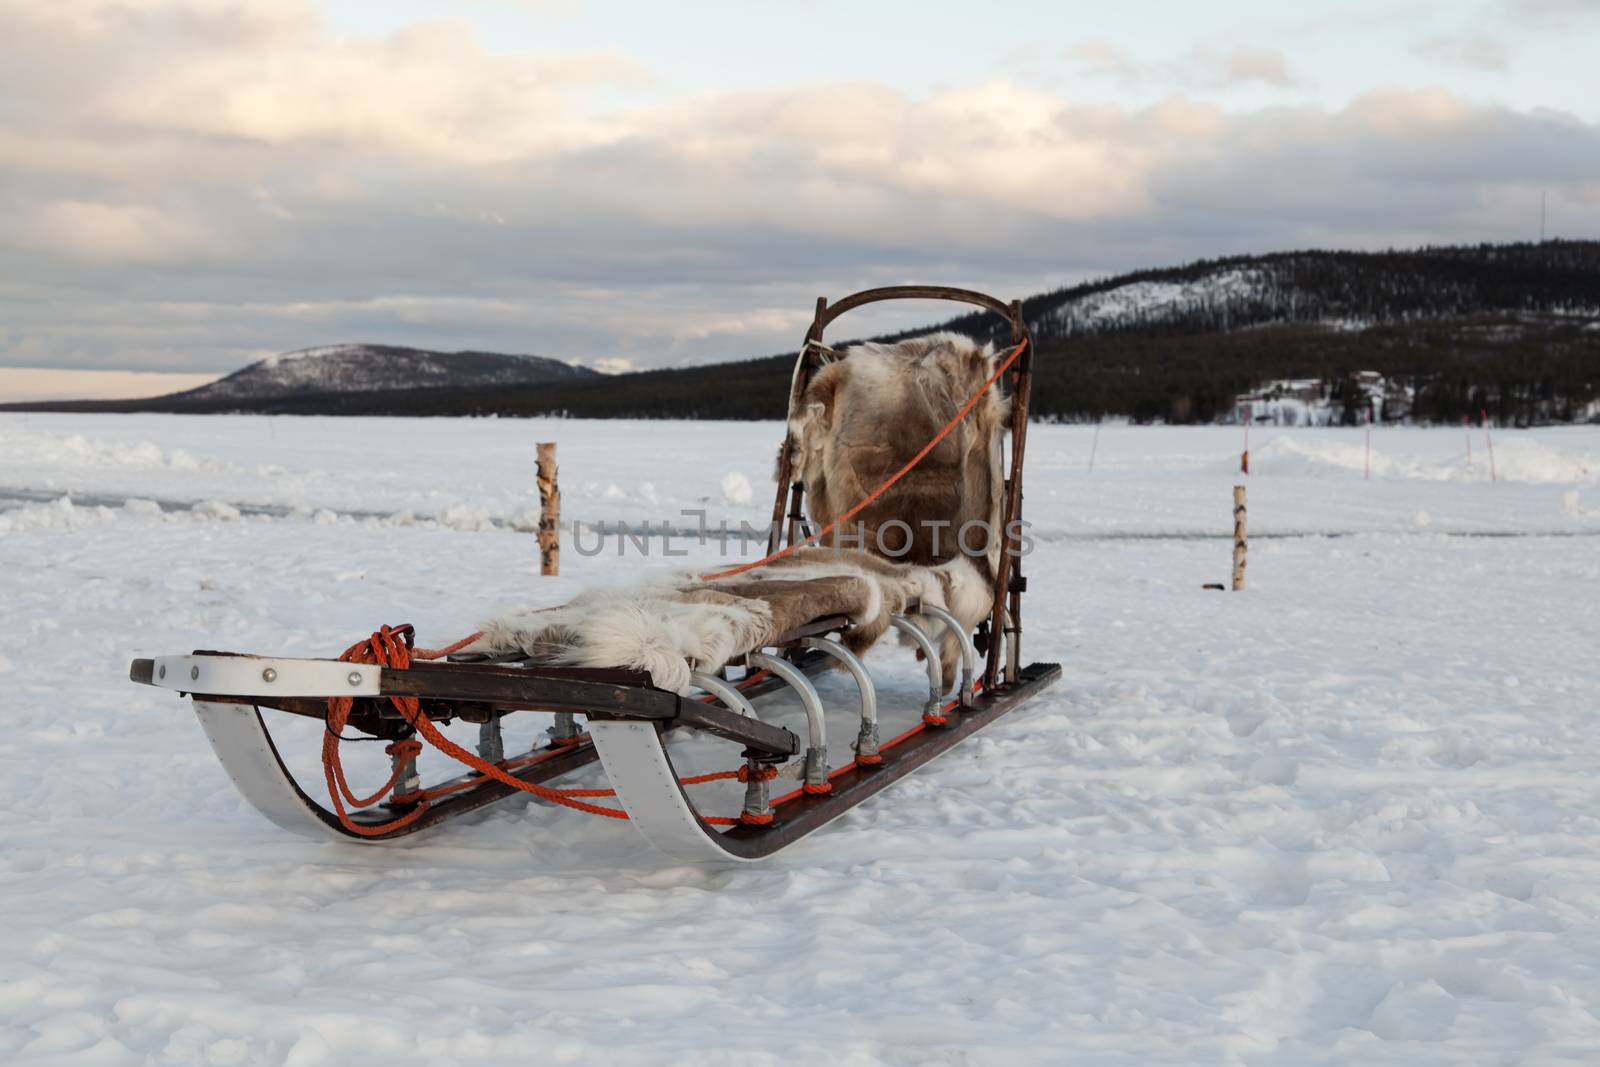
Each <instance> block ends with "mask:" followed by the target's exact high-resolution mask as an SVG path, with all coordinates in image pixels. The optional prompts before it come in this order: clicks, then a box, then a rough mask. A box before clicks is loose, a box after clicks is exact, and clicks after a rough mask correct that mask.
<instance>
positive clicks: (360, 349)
mask: <svg viewBox="0 0 1600 1067" xmlns="http://www.w3.org/2000/svg"><path fill="white" fill-rule="evenodd" d="M595 376H597V372H595V371H592V370H589V369H588V368H586V367H574V366H572V365H571V364H569V363H562V362H561V361H560V360H555V359H549V358H546V357H544V356H510V355H503V354H501V353H498V352H430V351H427V350H425V349H420V348H400V347H397V346H394V345H362V344H350V345H326V346H323V347H320V348H304V349H301V350H300V351H298V352H286V353H283V354H281V355H276V356H268V357H267V358H266V359H263V360H260V361H259V362H256V363H252V364H250V365H249V366H248V367H245V368H243V369H241V370H237V371H235V372H234V373H232V374H230V375H228V376H227V377H226V378H222V379H219V380H218V381H215V382H212V383H210V384H209V385H203V386H201V387H200V388H198V389H191V390H189V391H188V392H185V393H178V394H176V396H178V397H182V398H184V399H188V400H218V399H235V398H236V399H240V400H260V399H264V398H270V397H279V396H294V395H297V394H307V393H365V392H376V391H379V390H388V389H419V388H425V387H437V386H469V385H538V384H542V383H545V382H569V381H573V380H575V379H581V378H592V377H595Z"/></svg>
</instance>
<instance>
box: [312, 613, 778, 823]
mask: <svg viewBox="0 0 1600 1067" xmlns="http://www.w3.org/2000/svg"><path fill="white" fill-rule="evenodd" d="M476 637H477V635H476V634H474V635H473V636H472V637H468V638H465V639H463V640H461V641H457V642H456V643H455V644H453V645H451V646H449V647H448V648H444V649H439V650H430V649H417V648H413V647H412V645H411V630H410V627H401V628H399V629H396V628H394V627H390V626H383V627H380V628H379V629H378V631H377V632H376V633H374V634H373V635H372V636H371V637H368V638H367V639H366V640H364V641H358V642H356V643H355V644H353V645H351V646H350V647H349V648H347V649H345V651H344V653H343V654H342V655H340V656H339V659H340V660H341V661H343V662H346V663H376V664H381V665H383V666H385V667H394V668H397V669H400V670H404V669H405V668H407V667H409V666H410V665H411V661H412V660H413V659H438V658H441V657H443V656H446V655H449V654H450V653H451V652H452V651H456V650H459V649H460V648H461V647H463V646H465V645H467V644H469V643H470V642H471V641H473V640H474V639H476ZM765 674H766V672H765V671H761V672H757V673H756V674H753V675H751V676H750V677H749V678H747V679H745V680H744V681H743V682H741V683H740V684H741V685H753V684H754V683H756V682H758V681H760V680H761V678H762V677H763V676H765ZM706 699H710V698H706ZM389 701H390V703H392V704H393V705H394V706H395V708H396V709H397V710H398V711H399V712H400V714H401V716H402V717H403V718H404V719H405V720H406V722H408V723H410V724H411V726H412V728H413V729H415V730H416V731H417V733H418V734H419V735H420V736H421V737H422V738H423V739H424V740H426V741H427V742H428V744H430V745H432V746H433V747H434V748H436V749H438V750H439V751H440V752H443V753H444V754H445V755H447V756H449V757H451V758H452V759H454V760H456V761H457V762H459V763H462V764H464V765H466V766H468V767H470V768H472V769H473V770H475V771H477V772H478V774H477V776H476V777H473V778H469V779H466V780H464V781H460V782H456V783H454V784H452V785H445V786H438V787H436V788H433V789H423V790H418V791H417V792H413V793H401V794H396V795H395V796H394V800H395V801H396V802H397V803H411V804H415V807H413V808H412V809H411V810H410V811H408V812H406V813H405V814H404V815H402V816H400V817H399V818H396V819H392V820H390V821H389V822H386V823H381V824H377V825H364V824H362V823H358V822H356V821H355V820H353V819H352V818H350V815H349V812H348V811H347V810H346V808H345V804H346V803H348V804H349V805H350V806H351V807H353V808H360V807H366V806H367V805H369V804H373V803H376V802H377V801H378V800H380V799H382V798H383V797H384V796H386V795H388V793H389V791H390V790H392V789H393V788H394V787H395V786H396V785H397V784H398V783H399V780H400V776H401V774H402V773H403V770H404V767H405V765H406V762H407V761H408V760H411V759H415V758H416V757H417V756H418V755H419V754H420V753H421V752H422V744H421V742H419V741H416V740H409V739H408V740H404V741H396V742H394V743H393V744H391V745H388V746H387V747H385V749H384V751H385V752H387V753H388V754H389V755H390V756H392V757H394V758H395V768H394V771H393V773H391V774H390V776H389V780H388V781H387V782H385V783H384V785H383V788H381V789H379V790H378V791H377V792H376V793H374V794H372V795H371V796H370V797H365V798H362V797H357V796H356V795H355V793H354V791H353V790H351V788H350V785H349V783H348V782H347V781H346V779H345V773H344V764H343V762H342V761H341V759H340V755H339V741H340V735H341V734H343V732H344V727H345V724H346V723H347V722H348V721H349V719H350V712H351V709H352V708H354V706H355V700H354V699H353V698H351V697H330V698H329V699H328V728H327V729H326V730H325V731H324V732H323V736H322V769H323V776H324V778H325V779H326V780H327V783H328V796H329V798H330V799H331V800H332V802H333V810H334V814H335V815H336V816H337V817H338V819H339V824H340V825H341V826H343V827H344V828H345V829H346V830H348V831H350V832H351V833H353V834H358V835H360V836H362V837H381V836H383V835H384V834H388V833H392V832H393V831H395V830H399V829H402V828H403V827H406V826H408V825H410V824H411V823H413V822H415V821H416V820H417V819H419V818H421V817H422V815H423V813H424V812H426V811H427V810H428V806H429V804H430V803H431V802H432V801H434V800H437V799H438V798H440V797H444V796H448V795H450V794H452V793H458V792H461V791H462V790H465V789H470V788H473V787H474V786H478V785H481V784H483V782H485V781H487V780H489V779H493V780H495V781H497V782H502V783H504V784H506V785H509V786H511V787H512V788H513V789H517V790H520V791H522V792H524V793H529V794H531V795H533V796H536V797H539V798H540V799H542V800H548V801H550V802H551V803H554V804H561V805H563V806H565V807H569V808H574V809H576V810H578V811H584V812H588V813H589V814H591V815H603V816H605V817H607V818H611V819H626V818H627V817H628V813H627V812H625V811H621V810H619V809H617V808H607V807H602V806H600V805H598V804H588V803H585V801H584V799H582V798H598V797H614V796H616V795H617V794H616V790H614V789H551V788H549V787H547V786H542V785H536V784H534V783H533V782H525V781H523V780H522V779H521V778H518V777H516V776H515V775H513V774H511V773H510V771H512V770H515V769H518V768H521V767H525V766H528V765H530V764H534V763H539V762H542V761H543V760H546V759H549V758H551V757H553V756H556V755H559V754H560V753H561V751H563V750H556V751H552V752H545V753H540V754H538V755H536V756H532V757H527V758H524V759H520V760H515V761H510V762H502V763H498V764H496V763H491V762H489V761H488V760H486V759H484V758H482V757H481V756H479V755H477V754H476V753H473V752H469V751H468V750H467V749H464V748H462V747H461V746H460V745H458V744H456V743H455V742H453V741H451V740H450V739H449V738H448V737H446V736H444V734H442V733H440V732H439V728H438V726H437V725H435V723H434V722H433V720H431V719H429V718H428V716H427V713H425V712H424V711H423V710H422V703H421V701H420V700H418V699H417V698H416V697H409V696H391V697H390V698H389ZM584 740H587V739H586V738H572V739H570V740H569V741H568V743H569V744H576V743H581V742H582V741H584ZM747 776H748V771H747V770H746V769H745V768H743V767H741V768H739V769H738V770H733V771H715V772H713V773H710V774H700V775H694V776H692V777H689V778H680V779H678V781H679V784H681V785H700V784H703V783H705V782H716V781H722V780H725V779H733V778H736V779H738V780H739V781H747V780H748V777H747ZM706 821H707V822H714V823H722V824H727V823H732V822H734V821H736V820H732V819H728V820H723V819H715V818H713V819H707V820H706Z"/></svg>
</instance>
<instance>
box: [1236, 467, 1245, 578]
mask: <svg viewBox="0 0 1600 1067" xmlns="http://www.w3.org/2000/svg"><path fill="white" fill-rule="evenodd" d="M1246 550H1247V546H1246V543H1245V507H1244V486H1242V485H1236V486H1234V487H1233V591H1234V592H1235V593H1237V592H1238V591H1239V590H1241V589H1243V588H1244V564H1245V552H1246Z"/></svg>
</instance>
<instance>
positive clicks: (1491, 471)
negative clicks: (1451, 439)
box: [1478, 410, 1500, 482]
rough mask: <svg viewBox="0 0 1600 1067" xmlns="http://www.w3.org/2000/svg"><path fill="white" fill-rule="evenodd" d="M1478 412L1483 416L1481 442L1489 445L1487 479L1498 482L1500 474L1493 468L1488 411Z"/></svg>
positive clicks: (1492, 445) (1492, 440)
mask: <svg viewBox="0 0 1600 1067" xmlns="http://www.w3.org/2000/svg"><path fill="white" fill-rule="evenodd" d="M1478 414H1479V415H1481V416H1482V417H1483V443H1484V444H1486V445H1488V446H1489V480H1490V481H1491V482H1498V481H1499V480H1500V476H1499V475H1498V474H1496V473H1495V469H1494V437H1493V436H1492V435H1491V434H1490V433H1489V412H1488V411H1487V410H1482V411H1480V412H1479V413H1478Z"/></svg>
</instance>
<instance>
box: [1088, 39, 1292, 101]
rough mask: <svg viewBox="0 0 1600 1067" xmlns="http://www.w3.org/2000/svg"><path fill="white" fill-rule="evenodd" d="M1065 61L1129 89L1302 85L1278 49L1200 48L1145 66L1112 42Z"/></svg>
mask: <svg viewBox="0 0 1600 1067" xmlns="http://www.w3.org/2000/svg"><path fill="white" fill-rule="evenodd" d="M1065 58H1066V60H1067V62H1068V63H1069V64H1070V65H1071V66H1072V67H1073V68H1074V69H1075V70H1076V71H1077V72H1078V73H1079V74H1081V75H1085V76H1088V77H1092V78H1107V79H1110V80H1113V81H1115V82H1118V83H1119V84H1122V85H1127V86H1150V85H1156V86H1162V87H1168V88H1172V89H1179V90H1195V89H1228V88H1234V87H1238V86H1247V85H1252V84H1255V85H1264V86H1267V87H1269V88H1273V89H1292V88H1295V87H1296V86H1298V85H1299V84H1300V79H1299V78H1298V77H1297V76H1296V75H1295V74H1294V73H1293V72H1292V71H1291V69H1290V65H1289V60H1288V57H1286V56H1285V55H1284V54H1283V53H1282V52H1280V51H1278V50H1277V49H1274V48H1257V47H1249V46H1243V45H1236V46H1233V47H1230V48H1220V47H1216V46H1211V45H1201V46H1196V47H1194V48H1191V49H1189V50H1187V51H1186V52H1184V53H1183V54H1182V55H1180V56H1177V57H1175V58H1170V59H1162V60H1154V61H1144V60H1141V59H1139V58H1137V57H1136V56H1134V55H1133V53H1131V52H1129V51H1128V50H1127V49H1125V48H1121V47H1118V46H1117V45H1114V44H1111V43H1110V42H1108V41H1100V40H1090V41H1082V42H1079V43H1078V44H1076V45H1073V46H1072V47H1070V48H1068V49H1067V50H1066V52H1065Z"/></svg>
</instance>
